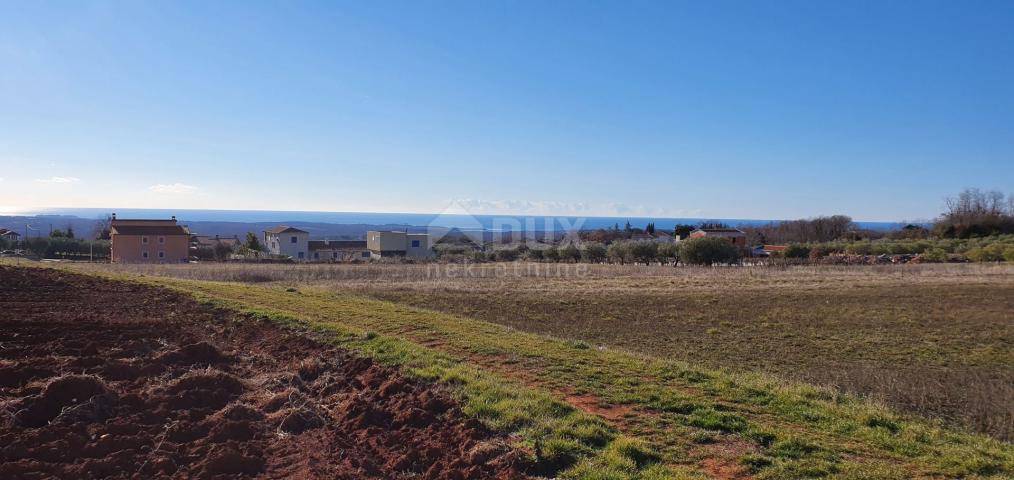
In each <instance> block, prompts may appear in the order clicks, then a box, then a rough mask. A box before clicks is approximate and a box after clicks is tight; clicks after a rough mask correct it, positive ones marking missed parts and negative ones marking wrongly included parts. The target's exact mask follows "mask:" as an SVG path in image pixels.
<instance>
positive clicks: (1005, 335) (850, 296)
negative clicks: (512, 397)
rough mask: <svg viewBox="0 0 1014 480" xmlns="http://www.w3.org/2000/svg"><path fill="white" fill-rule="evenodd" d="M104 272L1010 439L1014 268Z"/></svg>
mask: <svg viewBox="0 0 1014 480" xmlns="http://www.w3.org/2000/svg"><path fill="white" fill-rule="evenodd" d="M533 266H534V268H533ZM101 268H103V269H109V268H112V269H115V270H125V271H132V272H143V273H146V274H158V275H169V276H178V277H184V278H196V279H208V280H229V281H242V282H254V283H262V282H277V283H281V284H284V285H296V286H299V287H300V288H302V287H304V286H307V285H315V286H318V287H320V288H324V289H330V290H334V291H340V292H354V293H358V294H362V295H366V296H369V297H373V298H378V299H382V300H388V301H393V302H396V303H401V304H407V305H412V306H419V307H425V308H431V309H435V310H439V311H442V312H448V313H453V314H458V315H462V316H465V317H469V318H476V319H482V320H486V321H491V322H495V323H499V324H502V325H507V326H510V327H513V328H517V329H519V330H524V331H530V332H535V333H540V334H546V335H552V336H556V337H561V338H570V339H580V340H584V341H586V342H589V343H591V344H596V345H606V346H611V347H619V348H622V349H626V350H631V351H636V352H640V353H646V354H649V355H653V356H657V357H660V358H672V359H679V360H685V361H689V362H692V363H694V364H700V365H704V366H707V367H717V368H728V369H732V370H736V371H760V372H766V373H772V374H775V375H779V376H783V377H787V378H791V379H798V380H804V381H807V382H812V383H817V384H821V385H831V386H834V387H837V388H839V389H842V390H844V391H849V392H855V393H859V394H863V395H868V396H871V397H873V398H875V399H878V400H880V401H883V402H885V403H888V404H890V405H892V406H894V407H896V408H900V409H903V410H906V411H910V412H916V413H919V414H921V415H924V416H926V417H928V418H934V419H942V420H944V421H946V422H947V423H949V424H951V425H958V426H961V427H964V428H967V429H970V430H973V431H977V432H982V433H987V434H990V435H992V436H994V437H997V438H1000V439H1006V440H1010V439H1014V413H1012V412H1011V409H1010V405H1011V404H1012V403H1014V266H1006V265H899V266H884V267H869V266H864V267H829V266H818V267H799V268H790V269H776V268H733V269H729V268H714V269H697V268H679V269H674V268H671V267H660V266H652V267H645V266H629V265H628V266H609V265H593V266H589V265H549V264H535V265H525V264H510V265H504V264H499V265H484V266H478V267H475V268H473V269H471V270H465V269H461V268H457V269H455V268H450V267H446V266H425V265H362V266H341V265H306V266H278V265H273V266H257V265H253V266H251V265H199V266H166V267H143V266H123V267H120V266H104V267H101Z"/></svg>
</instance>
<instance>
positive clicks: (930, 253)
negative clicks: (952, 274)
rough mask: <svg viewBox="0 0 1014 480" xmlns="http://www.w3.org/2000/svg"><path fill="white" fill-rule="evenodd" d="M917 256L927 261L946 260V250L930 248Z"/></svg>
mask: <svg viewBox="0 0 1014 480" xmlns="http://www.w3.org/2000/svg"><path fill="white" fill-rule="evenodd" d="M919 258H921V259H923V260H924V261H927V262H946V261H947V252H946V251H944V249H942V248H931V249H929V250H926V251H925V252H923V253H922V254H920V255H919Z"/></svg>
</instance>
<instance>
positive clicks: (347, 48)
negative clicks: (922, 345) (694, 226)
mask: <svg viewBox="0 0 1014 480" xmlns="http://www.w3.org/2000/svg"><path fill="white" fill-rule="evenodd" d="M0 165H2V169H0V178H2V180H0V191H3V192H5V193H4V195H3V197H2V198H0V211H5V210H6V211H12V210H28V209H33V208H39V207H121V208H125V207H144V208H217V209H269V210H324V211H380V212H439V211H441V210H443V209H444V208H445V207H446V206H447V205H448V203H449V202H451V201H452V200H455V201H458V202H459V203H460V204H462V205H464V206H466V208H468V209H469V210H471V211H474V212H475V213H494V214H495V213H513V214H550V215H552V214H566V215H631V216H676V217H686V216H691V217H705V218H797V217H807V216H814V215H821V214H834V213H845V214H850V215H852V216H853V217H855V218H856V219H860V220H887V221H893V220H902V219H908V220H915V219H925V218H929V217H932V216H934V215H936V214H937V213H938V212H939V211H940V209H941V208H942V203H943V198H944V197H945V196H947V195H949V194H954V193H957V192H958V191H960V190H961V189H963V188H965V187H981V188H986V189H999V190H1004V191H1014V2H958V1H952V2H934V1H912V2H906V1H890V2H881V1H863V2H813V1H798V2H796V1H777V2H748V1H743V2H725V1H708V2H675V1H667V2H600V1H583V2H564V1H554V2H519V1H509V2H507V1H502V2H492V1H491V2H474V1H473V2H448V1H440V2H421V1H413V2H355V3H346V4H338V3H336V2H322V3H301V2H271V3H267V2H235V3H230V2H87V1H81V2H69V1H68V2H3V3H2V4H0Z"/></svg>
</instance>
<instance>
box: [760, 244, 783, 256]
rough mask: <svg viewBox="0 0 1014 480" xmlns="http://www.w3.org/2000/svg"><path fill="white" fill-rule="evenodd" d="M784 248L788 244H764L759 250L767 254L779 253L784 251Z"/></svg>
mask: <svg viewBox="0 0 1014 480" xmlns="http://www.w3.org/2000/svg"><path fill="white" fill-rule="evenodd" d="M786 248H788V245H764V246H763V247H761V250H762V251H763V252H764V253H766V254H768V255H773V254H778V255H781V254H782V253H784V252H785V249H786Z"/></svg>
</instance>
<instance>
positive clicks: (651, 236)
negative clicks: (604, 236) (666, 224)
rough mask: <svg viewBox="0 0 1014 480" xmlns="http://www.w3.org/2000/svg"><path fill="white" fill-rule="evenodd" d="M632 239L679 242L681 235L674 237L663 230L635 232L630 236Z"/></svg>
mask: <svg viewBox="0 0 1014 480" xmlns="http://www.w3.org/2000/svg"><path fill="white" fill-rule="evenodd" d="M630 239H631V240H634V241H639V242H640V241H650V242H656V243H679V241H680V239H679V237H673V236H672V235H667V234H665V233H662V232H655V233H635V234H633V235H631V236H630Z"/></svg>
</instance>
